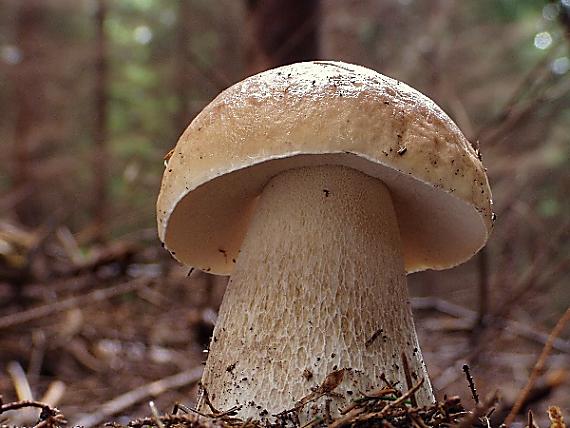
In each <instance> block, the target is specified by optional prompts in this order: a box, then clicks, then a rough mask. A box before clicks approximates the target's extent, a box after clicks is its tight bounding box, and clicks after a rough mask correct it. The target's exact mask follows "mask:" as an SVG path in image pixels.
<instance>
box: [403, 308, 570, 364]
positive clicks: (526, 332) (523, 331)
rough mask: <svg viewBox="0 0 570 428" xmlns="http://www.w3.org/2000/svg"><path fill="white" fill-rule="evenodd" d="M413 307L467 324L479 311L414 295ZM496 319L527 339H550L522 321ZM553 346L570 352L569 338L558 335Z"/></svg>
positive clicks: (541, 340)
mask: <svg viewBox="0 0 570 428" xmlns="http://www.w3.org/2000/svg"><path fill="white" fill-rule="evenodd" d="M412 307H413V308H414V309H421V310H433V311H438V312H441V313H442V314H445V315H450V316H452V317H454V318H460V319H462V320H463V321H465V323H466V325H473V324H472V323H473V322H474V321H475V320H476V319H477V312H475V311H473V310H471V309H468V308H465V307H463V306H460V305H456V304H455V303H451V302H448V301H447V300H444V299H440V298H437V297H414V298H413V299H412ZM494 320H495V321H496V322H497V326H498V327H501V328H504V329H506V330H507V331H509V332H510V333H513V334H516V335H518V336H521V337H524V338H525V339H529V340H532V341H533V342H537V343H540V344H541V345H544V344H546V343H547V342H548V341H549V335H548V334H546V333H543V332H541V331H537V330H535V329H533V328H531V327H529V326H528V325H525V324H523V323H521V322H518V321H513V320H509V319H504V318H494ZM552 347H553V349H555V350H557V351H559V352H564V353H566V354H570V342H569V341H567V340H563V339H560V338H558V337H557V338H554V340H553V342H552Z"/></svg>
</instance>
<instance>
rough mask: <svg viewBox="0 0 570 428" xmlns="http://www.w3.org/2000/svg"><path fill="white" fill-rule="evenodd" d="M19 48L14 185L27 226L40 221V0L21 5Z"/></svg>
mask: <svg viewBox="0 0 570 428" xmlns="http://www.w3.org/2000/svg"><path fill="white" fill-rule="evenodd" d="M18 6H19V10H18V13H17V23H16V45H17V47H18V49H19V50H20V55H21V62H20V63H19V64H17V65H15V66H14V69H13V75H12V80H13V84H14V96H15V97H14V98H15V107H16V117H15V129H14V147H13V152H12V156H13V162H12V165H13V169H12V174H11V175H12V182H13V184H14V188H15V189H16V192H18V194H19V198H18V199H19V202H18V203H17V205H16V207H15V211H16V215H17V217H18V220H19V221H20V222H21V223H22V224H24V225H27V226H37V225H38V224H39V223H40V222H41V212H40V207H39V203H38V202H37V200H36V196H37V195H36V194H35V193H34V187H35V186H34V182H35V179H34V171H33V146H34V141H33V139H34V138H35V137H37V135H35V134H34V127H35V126H37V122H38V121H39V120H40V106H41V104H42V102H43V101H44V99H43V94H42V87H41V84H40V81H41V79H40V76H39V74H40V70H39V66H38V52H39V43H40V40H41V37H42V34H41V33H42V21H43V14H42V11H43V9H44V7H43V5H42V2H41V1H39V0H30V1H24V2H20V3H18Z"/></svg>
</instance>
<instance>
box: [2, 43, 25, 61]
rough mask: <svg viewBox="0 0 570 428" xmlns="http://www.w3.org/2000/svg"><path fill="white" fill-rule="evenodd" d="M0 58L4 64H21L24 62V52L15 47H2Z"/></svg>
mask: <svg viewBox="0 0 570 428" xmlns="http://www.w3.org/2000/svg"><path fill="white" fill-rule="evenodd" d="M0 56H1V57H2V59H3V60H4V62H6V63H8V64H12V65H14V64H19V63H20V62H21V61H22V52H21V51H20V49H18V48H17V47H16V46H13V45H6V46H2V49H1V50H0Z"/></svg>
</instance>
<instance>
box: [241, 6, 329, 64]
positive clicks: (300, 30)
mask: <svg viewBox="0 0 570 428" xmlns="http://www.w3.org/2000/svg"><path fill="white" fill-rule="evenodd" d="M246 6H247V24H248V27H249V34H248V36H249V40H248V42H247V51H246V55H247V64H248V67H247V72H248V73H249V74H254V73H257V72H259V71H262V70H266V69H268V68H273V67H277V66H280V65H285V64H291V63H294V62H301V61H309V60H313V59H318V57H319V21H320V0H290V1H286V2H284V1H281V0H247V2H246Z"/></svg>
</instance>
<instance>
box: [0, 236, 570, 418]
mask: <svg viewBox="0 0 570 428" xmlns="http://www.w3.org/2000/svg"><path fill="white" fill-rule="evenodd" d="M62 242H63V243H65V239H62V238H61V236H60V239H58V242H57V243H51V242H44V243H42V245H41V246H40V245H38V244H37V242H36V245H34V246H33V248H34V251H35V252H30V253H26V252H25V251H24V252H22V251H20V252H19V253H18V254H16V253H15V254H14V257H12V258H7V257H5V258H3V259H1V260H0V263H1V264H0V268H1V269H0V308H1V312H0V313H1V316H0V395H1V402H0V404H1V405H2V407H1V408H0V424H3V425H28V426H30V425H34V424H35V425H36V426H42V427H49V426H57V425H61V424H62V420H63V419H65V420H66V421H67V422H68V426H76V425H81V426H84V427H86V428H88V427H92V426H101V425H103V424H105V423H106V422H109V421H111V422H113V424H114V425H115V426H126V425H128V426H133V427H139V426H141V427H142V426H157V427H159V428H165V427H170V426H178V427H183V426H238V425H240V426H242V425H243V426H247V425H251V424H252V422H251V421H248V423H247V424H245V422H244V421H239V420H237V419H235V417H234V416H233V415H232V413H231V412H227V411H226V412H221V411H218V410H216V409H212V413H211V414H210V415H209V416H208V417H204V416H200V415H197V414H195V413H194V412H192V411H190V410H188V409H191V408H192V406H193V405H194V403H195V398H196V396H197V389H198V382H199V380H200V376H201V371H202V367H203V363H204V360H205V355H206V354H205V353H204V349H205V348H206V347H207V345H208V340H209V337H210V335H211V332H212V328H213V325H214V323H215V320H216V311H217V308H218V307H219V304H220V302H221V298H222V296H223V292H224V289H225V279H224V278H219V277H218V278H217V277H212V276H209V275H206V274H203V273H201V272H197V271H196V272H192V274H191V275H190V276H188V270H187V269H186V268H183V267H181V266H179V265H176V264H175V263H174V262H172V261H171V260H169V258H168V254H165V253H166V252H165V251H164V250H162V249H161V248H160V247H159V246H158V245H154V244H142V245H141V244H138V245H135V244H128V243H119V244H115V245H110V246H105V247H101V248H100V249H99V250H98V251H93V252H92V253H91V254H90V255H89V256H84V255H81V253H77V252H75V250H73V249H70V248H72V246H71V247H70V246H67V247H68V248H66V245H64V244H62ZM16 256H18V257H20V258H16ZM71 260H73V261H71ZM412 303H413V307H414V312H415V314H414V315H415V319H416V324H417V328H418V334H419V337H420V342H421V344H422V349H423V351H424V357H425V360H426V363H427V366H428V368H429V370H430V375H431V377H432V382H433V386H434V388H435V390H436V392H437V397H438V399H439V402H438V404H436V405H435V406H434V407H433V408H432V409H423V410H422V409H413V406H412V405H411V404H410V395H406V393H404V396H403V397H402V394H401V393H397V392H393V391H392V392H390V391H389V390H384V391H380V392H378V396H377V397H375V398H373V399H371V398H370V397H368V398H367V399H365V400H362V401H360V402H359V404H358V405H355V407H354V408H353V409H352V410H351V411H350V412H348V413H347V414H346V415H344V416H342V417H341V418H340V420H336V422H335V421H333V420H332V419H328V417H327V415H323V417H322V419H320V420H315V421H313V423H312V425H311V426H319V425H333V426H349V425H350V426H372V425H374V424H376V426H379V425H382V424H383V426H414V427H418V426H419V427H425V426H451V425H457V426H461V427H468V426H485V425H486V424H487V421H488V424H489V425H488V426H492V427H495V426H499V425H500V424H501V423H503V422H504V421H505V418H507V417H508V415H509V413H511V411H512V408H513V406H514V405H515V402H516V400H517V397H520V396H521V391H523V388H524V387H525V385H527V384H528V383H529V375H530V374H531V373H532V375H531V377H533V379H532V381H531V383H532V384H531V385H530V388H529V390H528V391H527V392H526V393H524V394H523V395H524V397H523V398H524V399H523V402H522V403H521V404H522V405H521V406H520V410H518V411H517V412H516V413H517V418H518V419H516V420H517V421H519V422H520V421H522V423H523V425H520V426H524V425H527V424H528V421H527V418H528V409H529V408H531V409H532V411H533V417H534V422H532V423H533V424H534V425H535V426H538V427H547V426H552V427H558V428H561V427H562V426H563V425H556V424H555V422H551V420H552V418H554V419H555V416H553V414H552V412H553V410H552V409H551V415H550V417H549V416H548V408H549V406H551V405H557V406H560V407H561V411H562V413H565V415H566V417H567V418H568V417H569V413H568V411H569V410H570V388H568V378H569V376H570V374H569V369H568V367H569V366H570V364H569V361H570V342H569V341H568V340H567V339H564V337H561V338H558V339H556V340H553V339H552V340H549V339H548V333H549V332H548V331H546V332H544V331H542V332H540V331H537V330H535V329H533V328H530V327H528V326H526V327H525V326H524V325H521V324H517V323H514V322H512V321H505V320H497V319H493V320H490V321H488V322H487V323H485V325H483V326H480V327H478V328H474V327H473V326H474V321H475V318H476V317H475V315H476V314H474V312H473V311H472V310H470V309H467V308H466V307H463V306H461V305H460V304H458V303H457V302H451V301H447V300H444V299H443V298H439V297H438V298H434V297H423V298H420V297H416V298H415V299H414V300H413V302H412ZM562 336H564V335H562ZM541 352H542V354H543V355H542V358H541V359H542V361H541V362H540V361H539V365H540V364H542V365H543V367H537V368H536V369H535V370H534V371H532V368H533V367H534V366H535V365H536V362H537V360H539V355H540V354H541ZM465 364H468V367H469V368H470V372H469V376H466V373H465V372H464V370H463V369H462V368H463V367H464V365H465ZM468 378H471V379H472V380H473V383H474V385H475V387H476V388H477V391H478V397H480V398H478V400H479V404H478V405H476V404H475V402H474V395H475V394H474V392H473V386H471V387H470V385H469V382H468ZM410 386H411V387H413V385H410ZM317 387H318V386H317ZM387 388H388V389H389V386H388V385H387ZM317 390H318V388H317ZM309 392H310V391H309ZM328 392H330V391H328ZM313 393H314V391H313ZM325 393H327V391H325ZM390 394H392V395H390ZM412 395H413V391H412ZM386 397H388V398H386ZM21 400H37V401H38V402H41V403H43V404H30V403H28V402H24V401H21ZM460 403H462V405H463V406H464V407H465V408H467V409H469V410H470V411H467V412H464V411H463V407H461V404H460ZM178 404H179V405H180V406H176V408H177V411H174V408H175V405H178ZM387 404H390V405H389V406H387V407H386V405H387ZM30 406H39V407H37V408H33V407H30ZM56 407H57V409H59V410H57V411H56V410H53V409H55V408H56ZM181 410H182V411H181ZM184 410H185V411H186V412H188V411H189V412H190V413H185V412H184ZM222 410H227V409H222ZM60 411H61V413H59V412H60ZM366 415H368V416H366ZM370 415H373V416H370ZM374 415H375V416H374ZM38 418H40V419H38ZM375 418H376V419H375ZM390 418H392V419H390ZM434 421H435V422H434ZM289 422H291V421H289ZM519 422H517V423H519Z"/></svg>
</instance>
